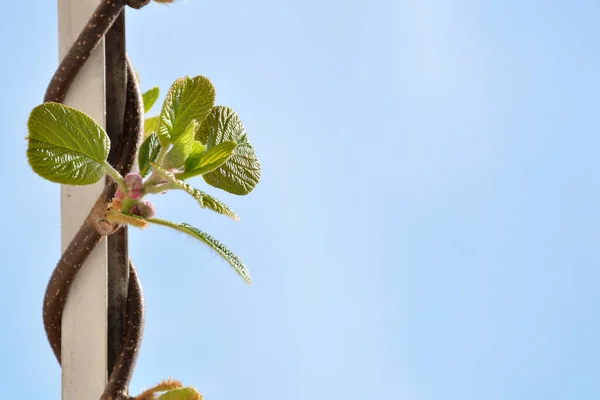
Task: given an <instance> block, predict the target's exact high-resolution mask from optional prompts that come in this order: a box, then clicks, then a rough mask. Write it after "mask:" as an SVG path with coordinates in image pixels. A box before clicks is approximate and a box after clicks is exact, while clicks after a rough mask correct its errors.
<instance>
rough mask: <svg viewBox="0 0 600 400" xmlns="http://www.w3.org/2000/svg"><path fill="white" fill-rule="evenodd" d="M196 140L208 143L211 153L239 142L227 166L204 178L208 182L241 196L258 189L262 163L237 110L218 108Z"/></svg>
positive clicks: (205, 123)
mask: <svg viewBox="0 0 600 400" xmlns="http://www.w3.org/2000/svg"><path fill="white" fill-rule="evenodd" d="M196 140H199V141H201V142H202V143H204V144H205V145H206V148H207V149H209V150H210V149H211V148H213V147H215V146H216V145H218V144H220V143H223V142H225V141H229V140H231V141H234V142H235V143H237V147H236V148H235V150H234V151H233V154H232V155H231V157H229V158H228V159H227V161H226V162H225V164H223V165H222V166H221V167H219V168H218V169H216V170H214V171H212V172H210V173H207V174H204V175H203V176H202V177H203V178H204V180H205V181H206V183H208V184H209V185H212V186H214V187H217V188H219V189H223V190H225V191H227V192H229V193H233V194H239V195H244V194H248V193H250V192H251V191H252V189H254V187H255V186H256V184H257V183H258V181H259V180H260V163H259V162H258V157H257V156H256V153H255V152H254V149H253V148H252V146H251V145H250V143H249V142H248V136H247V134H246V130H245V129H244V126H243V125H242V121H241V120H240V118H239V117H238V115H237V114H236V113H235V111H233V110H232V109H231V108H229V107H223V106H217V107H214V108H213V109H212V110H211V112H210V114H209V116H208V117H207V118H206V119H205V120H204V122H203V123H202V125H200V129H198V131H197V132H196Z"/></svg>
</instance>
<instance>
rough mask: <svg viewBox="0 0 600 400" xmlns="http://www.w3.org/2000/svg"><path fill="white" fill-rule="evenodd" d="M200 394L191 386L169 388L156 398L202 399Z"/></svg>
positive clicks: (171, 399)
mask: <svg viewBox="0 0 600 400" xmlns="http://www.w3.org/2000/svg"><path fill="white" fill-rule="evenodd" d="M202 398H203V397H202V395H201V394H200V393H198V391H196V389H194V388H191V387H185V388H179V389H173V390H169V391H168V392H165V393H163V394H162V395H161V396H160V397H159V398H158V400H202Z"/></svg>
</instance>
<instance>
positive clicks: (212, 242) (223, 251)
mask: <svg viewBox="0 0 600 400" xmlns="http://www.w3.org/2000/svg"><path fill="white" fill-rule="evenodd" d="M147 222H150V223H153V224H157V225H163V226H168V227H169V228H173V229H176V230H178V231H180V232H184V233H187V234H188V235H190V236H192V237H194V238H196V239H198V240H200V241H202V242H204V243H206V244H207V245H208V246H209V247H210V248H212V249H213V250H215V251H216V252H217V253H219V255H220V256H221V257H223V258H224V259H225V261H227V262H228V263H229V264H230V265H231V266H232V267H233V268H234V269H235V271H236V272H237V273H238V275H240V276H241V277H242V279H244V281H246V283H252V279H251V278H250V272H249V271H248V269H247V268H246V266H245V265H244V263H243V262H242V260H240V259H239V257H238V256H236V255H235V254H234V253H233V252H232V251H231V250H229V249H228V248H227V247H225V245H224V244H223V243H221V242H219V241H218V240H217V239H215V238H214V237H212V236H210V235H209V234H208V233H206V232H203V231H201V230H200V229H197V228H194V227H193V226H191V225H189V224H186V223H181V224H176V223H175V222H171V221H165V220H164V219H159V218H151V219H148V220H147Z"/></svg>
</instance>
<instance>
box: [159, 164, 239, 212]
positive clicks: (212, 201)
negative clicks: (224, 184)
mask: <svg viewBox="0 0 600 400" xmlns="http://www.w3.org/2000/svg"><path fill="white" fill-rule="evenodd" d="M152 168H155V169H156V170H157V171H158V173H159V174H160V175H161V176H163V177H164V178H165V179H167V180H168V181H169V182H171V183H173V184H174V185H176V186H178V187H179V188H180V189H183V190H185V191H186V192H187V193H188V194H189V195H191V196H192V197H193V198H195V199H196V200H197V201H198V203H199V204H200V206H201V207H202V208H208V209H209V210H213V211H215V212H218V213H219V214H223V215H227V216H228V217H231V218H233V219H235V220H239V219H240V217H239V216H238V215H237V213H236V212H235V211H233V210H232V209H231V208H229V206H228V205H227V204H225V203H223V202H222V201H221V200H219V199H216V198H214V197H212V196H211V195H209V194H208V193H204V192H203V191H202V190H198V189H194V188H193V187H191V186H190V185H188V184H187V183H185V182H184V181H182V180H180V179H177V178H176V177H175V175H173V174H172V173H170V172H169V171H167V170H166V169H164V168H163V167H161V166H160V165H158V164H156V163H152Z"/></svg>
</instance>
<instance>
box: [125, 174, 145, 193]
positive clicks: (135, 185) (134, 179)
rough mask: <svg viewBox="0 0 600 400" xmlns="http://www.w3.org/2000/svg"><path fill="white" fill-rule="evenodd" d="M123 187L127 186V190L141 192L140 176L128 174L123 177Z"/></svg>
mask: <svg viewBox="0 0 600 400" xmlns="http://www.w3.org/2000/svg"><path fill="white" fill-rule="evenodd" d="M125 185H127V189H129V190H136V189H139V190H141V189H143V188H144V182H143V180H142V176H141V175H140V174H134V173H130V174H127V175H126V176H125Z"/></svg>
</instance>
